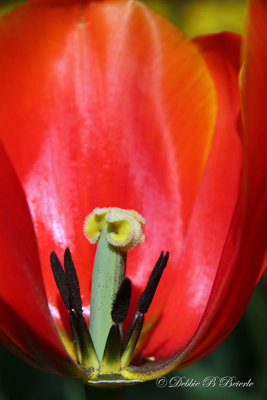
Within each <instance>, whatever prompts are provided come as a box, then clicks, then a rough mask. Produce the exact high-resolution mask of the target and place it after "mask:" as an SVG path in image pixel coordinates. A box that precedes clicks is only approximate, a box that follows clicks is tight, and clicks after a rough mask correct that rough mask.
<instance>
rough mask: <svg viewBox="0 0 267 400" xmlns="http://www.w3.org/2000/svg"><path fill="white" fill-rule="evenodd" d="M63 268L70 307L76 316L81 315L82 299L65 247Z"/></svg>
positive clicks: (70, 258)
mask: <svg viewBox="0 0 267 400" xmlns="http://www.w3.org/2000/svg"><path fill="white" fill-rule="evenodd" d="M64 267H65V274H66V281H67V285H68V288H69V293H70V301H71V307H72V308H73V309H74V310H75V312H76V313H77V314H78V315H82V299H81V292H80V286H79V281H78V277H77V274H76V270H75V267H74V264H73V261H72V257H71V254H70V250H69V248H68V247H67V248H66V250H65V254H64Z"/></svg>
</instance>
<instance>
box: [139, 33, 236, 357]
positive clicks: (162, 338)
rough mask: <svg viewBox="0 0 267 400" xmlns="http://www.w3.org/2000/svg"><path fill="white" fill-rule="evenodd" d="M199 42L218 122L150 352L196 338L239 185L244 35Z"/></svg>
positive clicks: (160, 353) (170, 351) (177, 346)
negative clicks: (214, 90) (213, 90)
mask: <svg viewBox="0 0 267 400" xmlns="http://www.w3.org/2000/svg"><path fill="white" fill-rule="evenodd" d="M195 43H196V44H197V46H198V48H199V50H200V51H201V52H202V54H203V56H204V58H205V60H206V62H207V65H208V67H209V69H210V72H211V74H212V76H213V78H214V81H215V83H216V88H217V93H218V105H219V110H218V117H217V125H216V131H215V136H214V141H213V143H212V147H211V151H210V156H209V159H208V162H207V166H206V170H205V172H204V175H203V179H202V182H201V186H200V190H199V193H198V196H197V198H196V202H195V207H194V210H193V213H192V216H191V221H190V224H189V228H188V232H187V236H186V238H185V242H184V249H183V252H182V254H181V258H180V259H179V260H178V263H177V264H178V265H177V271H176V273H175V275H174V276H173V282H174V285H173V288H172V291H171V293H170V295H169V297H168V299H167V302H166V303H165V307H164V312H163V314H162V315H161V318H160V320H159V323H158V325H157V326H156V329H155V330H154V332H153V335H152V336H151V338H150V340H149V342H148V344H147V346H146V348H145V350H144V355H145V356H154V357H163V356H164V355H165V356H166V355H171V354H174V353H175V352H176V351H177V350H179V349H181V348H182V347H183V346H185V345H186V344H187V343H188V342H189V341H190V339H191V338H192V336H193V334H194V332H195V330H196V329H197V326H198V325H199V323H200V320H201V318H202V316H203V314H204V312H205V308H206V306H207V302H208V300H209V296H210V293H211V290H212V286H213V283H214V279H215V276H216V273H217V269H218V266H219V263H220V258H221V255H222V252H223V248H224V244H225V240H226V237H227V234H228V230H229V226H230V223H231V219H232V216H233V212H234V209H235V205H236V200H237V197H238V194H239V188H240V185H239V183H240V171H241V161H242V148H241V143H240V126H241V125H240V102H239V93H238V71H239V66H240V62H239V60H240V57H239V56H240V37H239V36H237V35H230V34H220V35H214V36H207V37H200V38H197V39H196V40H195ZM227 267H228V266H227V265H224V270H226V269H227ZM225 273H226V271H225ZM222 279H223V278H222ZM161 284H162V285H164V279H163V282H162V283H161ZM166 326H167V327H168V329H167V330H166Z"/></svg>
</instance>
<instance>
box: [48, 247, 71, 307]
mask: <svg viewBox="0 0 267 400" xmlns="http://www.w3.org/2000/svg"><path fill="white" fill-rule="evenodd" d="M50 263H51V267H52V271H53V275H54V278H55V281H56V285H57V287H58V290H59V293H60V296H61V298H62V300H63V303H64V304H65V307H66V308H67V309H68V310H71V305H70V293H69V288H68V285H67V280H66V276H65V271H64V269H63V267H62V265H61V262H60V261H59V259H58V257H57V255H56V253H55V252H54V251H52V253H51V255H50Z"/></svg>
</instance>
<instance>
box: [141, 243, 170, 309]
mask: <svg viewBox="0 0 267 400" xmlns="http://www.w3.org/2000/svg"><path fill="white" fill-rule="evenodd" d="M168 259H169V252H168V251H167V252H166V254H165V256H164V257H163V252H161V254H160V256H159V259H158V261H157V262H156V265H155V267H154V269H153V271H152V272H151V274H150V277H149V280H148V283H147V285H146V288H145V290H144V291H143V293H142V294H141V296H140V298H139V301H138V304H137V311H140V313H142V314H145V313H146V312H147V311H148V309H149V307H150V304H151V302H152V300H153V297H154V294H155V292H156V289H157V287H158V284H159V281H160V278H161V275H162V273H163V271H164V268H165V267H166V265H167V262H168Z"/></svg>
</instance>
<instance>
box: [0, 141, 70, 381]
mask: <svg viewBox="0 0 267 400" xmlns="http://www.w3.org/2000/svg"><path fill="white" fill-rule="evenodd" d="M0 182H1V188H2V190H4V193H3V192H2V195H1V196H0V235H1V241H0V252H1V279H0V341H1V343H3V344H4V345H6V346H7V347H8V348H11V350H13V351H15V352H16V353H18V354H19V355H21V356H22V357H23V358H26V359H27V360H28V361H30V362H33V363H34V364H35V365H36V364H37V365H38V366H44V367H45V368H46V369H50V370H57V369H58V368H61V369H62V370H64V371H65V373H67V369H66V368H65V367H66V365H65V366H64V362H63V360H64V359H65V360H68V357H67V354H66V353H65V350H64V348H63V346H62V344H61V341H60V339H59V337H58V335H57V332H56V329H55V327H54V323H53V320H52V318H51V316H50V313H49V310H48V305H47V298H46V294H45V289H44V285H43V281H42V273H41V267H40V262H39V258H38V251H37V245H36V239H35V235H34V229H33V224H32V220H31V217H30V213H29V209H28V206H27V203H26V200H25V195H24V192H23V190H22V187H21V185H20V183H19V180H18V178H17V176H16V175H15V173H14V170H13V168H12V166H11V164H10V161H9V160H8V158H7V155H6V154H5V152H4V150H3V148H2V146H1V147H0ZM60 359H61V360H60ZM65 364H67V363H66V362H65Z"/></svg>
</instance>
